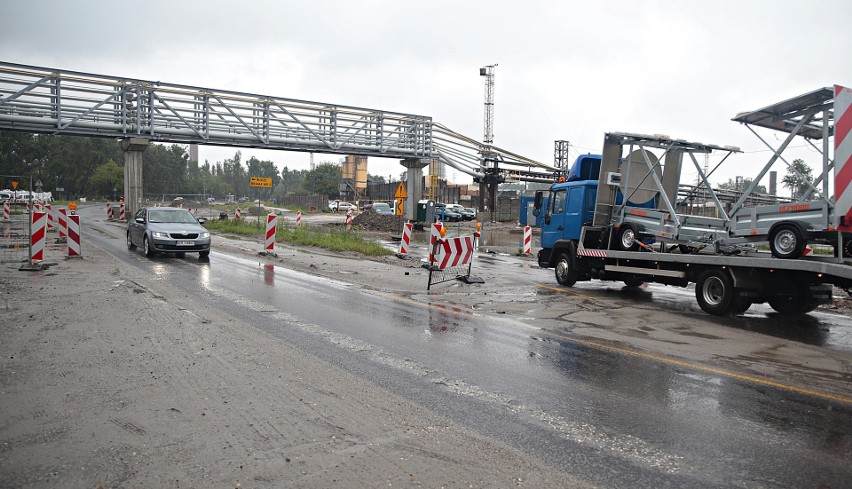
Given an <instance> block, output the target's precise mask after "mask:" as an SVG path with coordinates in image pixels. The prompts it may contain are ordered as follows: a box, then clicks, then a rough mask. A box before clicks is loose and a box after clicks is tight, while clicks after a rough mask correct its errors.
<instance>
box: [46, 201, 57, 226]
mask: <svg viewBox="0 0 852 489" xmlns="http://www.w3.org/2000/svg"><path fill="white" fill-rule="evenodd" d="M44 210H45V212H46V213H47V232H51V231H54V232H55V231H56V229H54V227H53V206H52V205H50V204H45V205H44Z"/></svg>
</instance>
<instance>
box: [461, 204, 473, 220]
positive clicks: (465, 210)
mask: <svg viewBox="0 0 852 489" xmlns="http://www.w3.org/2000/svg"><path fill="white" fill-rule="evenodd" d="M461 215H462V219H464V220H465V221H475V220H476V209H471V208H469V207H462V210H461Z"/></svg>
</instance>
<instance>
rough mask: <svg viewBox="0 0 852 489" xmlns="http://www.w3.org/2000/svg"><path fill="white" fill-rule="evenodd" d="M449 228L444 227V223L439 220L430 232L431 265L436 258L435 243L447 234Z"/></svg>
mask: <svg viewBox="0 0 852 489" xmlns="http://www.w3.org/2000/svg"><path fill="white" fill-rule="evenodd" d="M446 232H447V230H446V228H444V223H442V222H441V221H438V222H436V223H434V224H432V230H431V231H430V232H429V259H428V261H429V263H428V264H429V265H431V264H432V263H434V261H435V259H434V257H433V252H434V251H435V243H436V242H437V240H439V239H441V236H443V235H444V234H446Z"/></svg>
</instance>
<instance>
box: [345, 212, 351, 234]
mask: <svg viewBox="0 0 852 489" xmlns="http://www.w3.org/2000/svg"><path fill="white" fill-rule="evenodd" d="M346 231H348V232H350V233H351V232H352V208H351V207H350V208H349V209H348V210H347V211H346Z"/></svg>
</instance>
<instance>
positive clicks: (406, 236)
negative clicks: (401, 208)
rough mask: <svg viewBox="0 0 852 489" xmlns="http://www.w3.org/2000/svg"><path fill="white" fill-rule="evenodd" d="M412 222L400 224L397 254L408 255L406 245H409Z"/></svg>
mask: <svg viewBox="0 0 852 489" xmlns="http://www.w3.org/2000/svg"><path fill="white" fill-rule="evenodd" d="M413 227H414V225H413V224H411V223H410V222H407V223H405V224H403V225H402V239H400V240H399V254H400V255H402V256H407V255H408V247H409V246H410V245H411V229H412V228H413Z"/></svg>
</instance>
